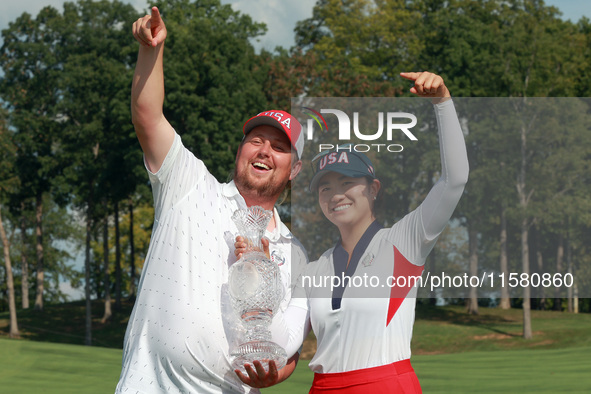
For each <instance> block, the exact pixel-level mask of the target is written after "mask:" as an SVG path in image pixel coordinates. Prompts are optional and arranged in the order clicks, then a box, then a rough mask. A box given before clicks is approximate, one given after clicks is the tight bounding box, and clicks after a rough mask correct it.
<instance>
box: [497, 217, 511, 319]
mask: <svg viewBox="0 0 591 394" xmlns="http://www.w3.org/2000/svg"><path fill="white" fill-rule="evenodd" d="M505 211H506V208H505V207H504V206H501V234H500V241H501V242H500V244H501V245H500V246H501V251H500V254H501V255H500V258H499V260H500V261H499V263H500V266H501V267H500V268H501V273H502V274H503V275H504V277H505V278H508V277H509V263H508V259H507V215H506V212H505ZM500 306H501V309H510V308H511V295H510V294H509V286H503V287H502V288H501V305H500Z"/></svg>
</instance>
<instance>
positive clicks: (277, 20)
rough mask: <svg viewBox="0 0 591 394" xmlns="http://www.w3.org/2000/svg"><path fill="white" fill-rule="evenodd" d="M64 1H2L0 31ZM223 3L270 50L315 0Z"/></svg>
mask: <svg viewBox="0 0 591 394" xmlns="http://www.w3.org/2000/svg"><path fill="white" fill-rule="evenodd" d="M125 2H127V3H130V4H132V5H133V6H134V7H135V8H136V9H138V10H142V9H144V10H145V9H147V8H148V7H147V4H148V3H147V2H146V1H145V0H125ZM63 3H64V0H19V1H3V4H2V12H1V13H0V30H2V29H5V28H7V27H8V24H9V22H11V21H13V20H15V19H16V18H17V17H18V16H19V15H21V14H22V13H23V12H28V13H30V14H33V15H35V14H37V12H39V10H40V9H41V8H43V7H44V6H47V5H51V6H53V7H56V8H58V9H59V10H61V9H62V4H63ZM222 3H226V4H227V3H229V4H232V7H233V8H234V9H236V10H239V11H241V12H243V13H247V14H249V15H251V17H252V18H253V19H254V20H255V21H257V22H264V23H266V24H267V28H268V31H267V34H266V35H265V36H263V37H261V38H259V42H258V43H255V46H256V47H257V48H261V47H264V48H266V49H269V50H272V49H274V48H275V47H276V46H283V47H286V48H289V47H290V46H291V45H293V43H294V34H293V29H294V27H295V24H296V22H297V21H299V20H302V19H305V18H309V17H310V16H312V8H313V6H314V4H315V3H316V0H297V1H296V0H222ZM545 3H546V4H548V5H554V6H556V7H557V8H558V9H559V10H561V11H562V13H563V17H564V18H565V19H570V20H571V21H573V22H576V21H578V20H579V19H580V16H581V15H585V16H586V17H588V18H590V19H591V0H546V2H545Z"/></svg>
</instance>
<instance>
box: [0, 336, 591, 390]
mask: <svg viewBox="0 0 591 394" xmlns="http://www.w3.org/2000/svg"><path fill="white" fill-rule="evenodd" d="M0 349H2V357H0V392H2V393H5V394H28V393H47V394H53V393H55V394H58V393H59V394H69V393H72V394H92V393H112V392H113V391H114V390H115V386H116V385H117V380H118V378H119V373H120V365H121V350H118V349H106V348H100V347H86V346H79V345H68V344H56V343H44V342H33V341H25V340H8V339H0ZM590 354H591V347H573V348H567V349H542V350H540V349H536V350H531V349H530V350H511V351H503V352H499V351H488V352H470V353H461V354H442V355H432V356H413V358H412V363H413V366H414V368H415V371H416V372H417V375H418V376H419V380H420V382H421V385H422V387H423V391H424V392H425V393H475V392H478V393H500V392H505V393H541V392H544V393H562V392H579V393H589V392H591V374H590V373H591V357H590V356H589V355H590ZM307 364H308V362H307V361H303V362H301V363H300V364H299V365H298V367H297V369H296V372H295V373H294V374H293V375H292V376H291V377H290V378H289V379H288V380H287V381H285V382H284V383H282V384H280V385H278V386H275V387H272V388H269V389H265V390H263V393H265V394H267V393H268V394H272V393H285V394H290V393H307V392H308V389H309V387H310V384H311V382H312V372H310V370H309V369H308V367H307Z"/></svg>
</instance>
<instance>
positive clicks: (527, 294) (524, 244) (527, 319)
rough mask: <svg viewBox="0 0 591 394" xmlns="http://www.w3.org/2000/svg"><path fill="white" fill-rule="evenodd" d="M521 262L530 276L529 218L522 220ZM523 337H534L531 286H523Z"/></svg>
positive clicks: (523, 268)
mask: <svg viewBox="0 0 591 394" xmlns="http://www.w3.org/2000/svg"><path fill="white" fill-rule="evenodd" d="M521 264H522V270H521V271H522V273H524V274H526V275H528V277H529V245H528V223H527V218H523V219H522V221H521ZM523 338H524V339H532V338H533V334H532V328H531V288H530V287H529V286H524V287H523Z"/></svg>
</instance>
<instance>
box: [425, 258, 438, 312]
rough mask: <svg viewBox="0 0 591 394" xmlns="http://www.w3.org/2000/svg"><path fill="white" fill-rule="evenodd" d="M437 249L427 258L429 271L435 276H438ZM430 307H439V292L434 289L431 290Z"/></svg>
mask: <svg viewBox="0 0 591 394" xmlns="http://www.w3.org/2000/svg"><path fill="white" fill-rule="evenodd" d="M435 249H436V248H433V250H431V253H429V256H428V257H427V259H428V261H429V271H431V273H432V274H433V275H436V271H435V262H436V257H435V256H436V254H437V252H436V250H435ZM429 305H431V306H435V305H437V292H436V291H435V290H433V288H432V287H431V289H430V290H429Z"/></svg>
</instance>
